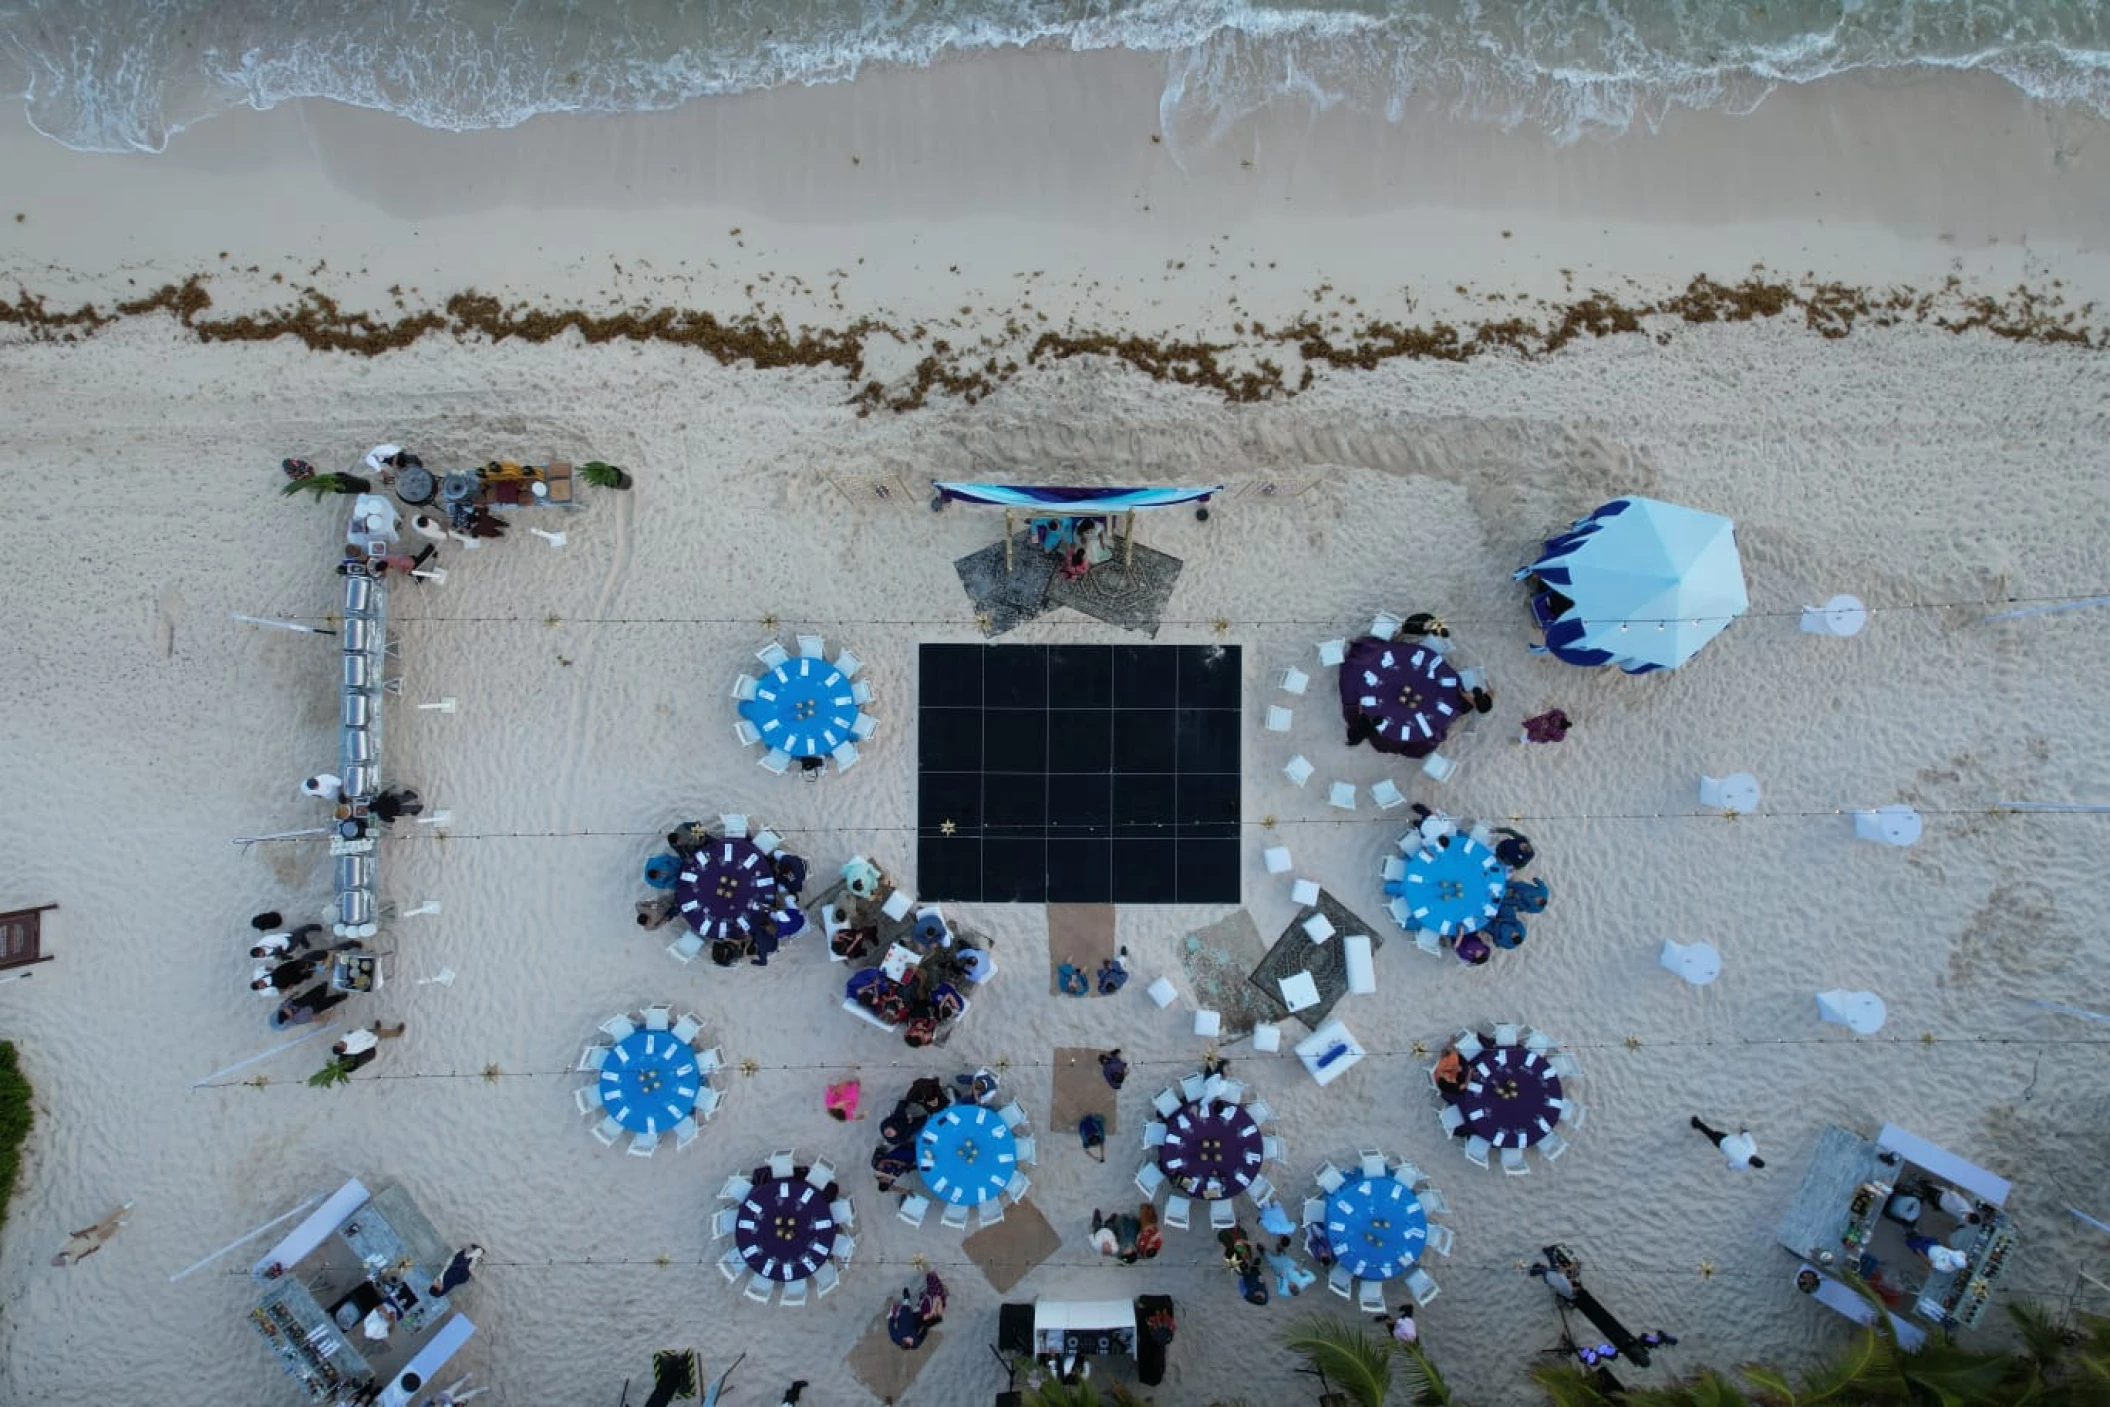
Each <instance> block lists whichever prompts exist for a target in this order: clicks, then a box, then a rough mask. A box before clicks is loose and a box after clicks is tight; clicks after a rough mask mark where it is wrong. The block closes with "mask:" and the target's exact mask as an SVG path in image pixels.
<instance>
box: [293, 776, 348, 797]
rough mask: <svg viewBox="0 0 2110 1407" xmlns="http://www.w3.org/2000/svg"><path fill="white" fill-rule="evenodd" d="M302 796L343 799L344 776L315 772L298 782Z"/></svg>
mask: <svg viewBox="0 0 2110 1407" xmlns="http://www.w3.org/2000/svg"><path fill="white" fill-rule="evenodd" d="M300 790H301V794H302V795H303V796H313V797H318V798H320V799H321V800H323V801H342V800H344V778H342V777H340V776H337V775H336V774H334V773H331V772H317V773H316V774H315V775H314V776H312V777H310V778H308V779H307V780H306V781H304V782H302V783H301V784H300Z"/></svg>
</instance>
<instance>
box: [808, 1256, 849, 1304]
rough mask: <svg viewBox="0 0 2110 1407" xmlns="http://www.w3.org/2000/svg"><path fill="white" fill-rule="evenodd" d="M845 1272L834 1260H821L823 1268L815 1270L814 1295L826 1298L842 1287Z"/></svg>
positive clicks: (822, 1298)
mask: <svg viewBox="0 0 2110 1407" xmlns="http://www.w3.org/2000/svg"><path fill="white" fill-rule="evenodd" d="M842 1283H843V1273H842V1270H841V1268H840V1267H838V1266H837V1265H836V1263H835V1262H834V1261H832V1260H824V1261H822V1262H821V1268H820V1269H819V1270H816V1271H814V1272H813V1297H814V1298H815V1299H817V1300H824V1299H826V1298H828V1296H830V1295H832V1294H834V1293H835V1292H836V1291H837V1290H838V1289H840V1288H842Z"/></svg>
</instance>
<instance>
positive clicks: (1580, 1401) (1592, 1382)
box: [1531, 1363, 1612, 1407]
mask: <svg viewBox="0 0 2110 1407" xmlns="http://www.w3.org/2000/svg"><path fill="white" fill-rule="evenodd" d="M1531 1380H1532V1381H1533V1382H1535V1383H1537V1384H1538V1385H1539V1387H1540V1389H1541V1390H1543V1391H1544V1392H1545V1394H1546V1400H1547V1401H1549V1402H1551V1403H1552V1404H1553V1407H1607V1404H1609V1403H1610V1402H1611V1400H1612V1399H1610V1398H1609V1397H1606V1396H1605V1395H1604V1393H1603V1391H1602V1390H1600V1389H1599V1388H1598V1386H1597V1379H1595V1378H1594V1377H1592V1376H1590V1375H1589V1374H1588V1373H1585V1372H1584V1371H1583V1370H1582V1369H1581V1368H1579V1367H1577V1366H1576V1365H1575V1364H1573V1363H1539V1364H1535V1365H1533V1367H1532V1369H1531Z"/></svg>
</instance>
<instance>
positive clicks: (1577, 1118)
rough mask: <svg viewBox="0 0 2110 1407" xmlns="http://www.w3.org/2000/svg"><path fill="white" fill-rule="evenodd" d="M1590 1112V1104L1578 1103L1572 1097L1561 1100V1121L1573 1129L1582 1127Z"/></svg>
mask: <svg viewBox="0 0 2110 1407" xmlns="http://www.w3.org/2000/svg"><path fill="white" fill-rule="evenodd" d="M1589 1113H1590V1106H1589V1105H1587V1104H1578V1103H1576V1102H1575V1101H1574V1100H1572V1099H1564V1100H1562V1101H1561V1122H1562V1123H1564V1124H1566V1125H1567V1126H1568V1127H1569V1128H1571V1129H1579V1128H1581V1127H1582V1126H1583V1120H1584V1119H1585V1118H1587V1117H1588V1116H1589Z"/></svg>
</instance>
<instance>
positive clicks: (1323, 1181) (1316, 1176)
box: [1311, 1163, 1348, 1197]
mask: <svg viewBox="0 0 2110 1407" xmlns="http://www.w3.org/2000/svg"><path fill="white" fill-rule="evenodd" d="M1311 1180H1312V1181H1313V1182H1316V1183H1318V1184H1319V1190H1320V1191H1321V1192H1324V1193H1325V1194H1326V1195H1327V1196H1329V1197H1331V1196H1332V1195H1333V1194H1334V1193H1336V1192H1338V1191H1340V1190H1341V1184H1342V1183H1344V1182H1346V1181H1347V1180H1348V1179H1347V1178H1345V1177H1343V1176H1342V1175H1341V1170H1340V1169H1339V1168H1337V1167H1335V1166H1334V1165H1333V1164H1331V1163H1321V1164H1319V1170H1318V1171H1317V1172H1315V1173H1313V1174H1312V1175H1311Z"/></svg>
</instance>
